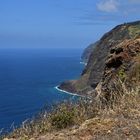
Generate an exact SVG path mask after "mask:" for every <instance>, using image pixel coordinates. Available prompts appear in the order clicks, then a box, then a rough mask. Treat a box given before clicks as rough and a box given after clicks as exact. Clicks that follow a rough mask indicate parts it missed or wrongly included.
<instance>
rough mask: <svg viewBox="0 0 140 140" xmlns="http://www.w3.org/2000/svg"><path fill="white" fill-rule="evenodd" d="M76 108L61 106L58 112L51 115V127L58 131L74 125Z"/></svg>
mask: <svg viewBox="0 0 140 140" xmlns="http://www.w3.org/2000/svg"><path fill="white" fill-rule="evenodd" d="M75 114H76V113H75V109H74V107H72V106H70V105H68V106H66V105H61V106H60V107H59V108H57V110H56V111H55V112H54V113H53V114H52V115H51V117H50V122H51V125H52V126H53V127H55V128H58V129H63V128H66V127H68V126H70V125H72V124H74V118H75Z"/></svg>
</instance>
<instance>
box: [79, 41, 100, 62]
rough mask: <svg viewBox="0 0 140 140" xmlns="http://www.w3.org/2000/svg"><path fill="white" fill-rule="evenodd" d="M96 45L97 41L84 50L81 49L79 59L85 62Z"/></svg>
mask: <svg viewBox="0 0 140 140" xmlns="http://www.w3.org/2000/svg"><path fill="white" fill-rule="evenodd" d="M97 45H98V41H96V42H95V43H93V44H90V45H89V46H88V47H87V48H85V50H84V51H83V54H82V56H81V59H82V61H83V62H85V63H87V62H88V60H89V57H90V55H91V53H92V52H93V51H94V48H95V47H96V46H97Z"/></svg>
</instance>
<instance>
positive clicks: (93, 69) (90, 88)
mask: <svg viewBox="0 0 140 140" xmlns="http://www.w3.org/2000/svg"><path fill="white" fill-rule="evenodd" d="M139 36H140V21H136V22H131V23H125V24H121V25H118V26H116V27H115V28H114V29H112V30H111V31H110V32H108V33H106V34H105V35H104V36H103V37H102V38H101V39H100V40H99V42H98V44H97V46H96V47H95V48H94V51H93V52H92V53H91V55H90V57H89V60H88V63H87V66H86V67H85V69H84V70H83V72H82V74H81V77H80V79H78V80H72V81H66V82H64V83H62V84H61V85H60V87H59V88H61V89H63V90H66V91H69V92H74V93H78V94H84V95H93V94H92V93H94V91H95V88H96V87H97V85H98V84H99V82H100V81H101V79H102V77H103V76H104V75H103V74H104V69H105V66H106V59H107V57H108V54H109V52H110V50H111V49H112V48H114V46H116V45H118V44H120V43H122V42H123V41H124V40H126V39H135V38H138V37H139Z"/></svg>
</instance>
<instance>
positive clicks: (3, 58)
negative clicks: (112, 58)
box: [0, 48, 84, 131]
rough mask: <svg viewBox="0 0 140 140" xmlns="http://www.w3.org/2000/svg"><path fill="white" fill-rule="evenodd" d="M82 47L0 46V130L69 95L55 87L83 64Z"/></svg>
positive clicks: (77, 72) (76, 76)
mask: <svg viewBox="0 0 140 140" xmlns="http://www.w3.org/2000/svg"><path fill="white" fill-rule="evenodd" d="M82 51H83V50H82V49H74V48H73V49H72V48H68V49H66V48H55V49H51V48H7V49H6V48H5V49H4V48H1V49H0V131H1V130H2V129H4V130H5V131H6V130H9V129H10V128H12V127H13V126H19V125H21V124H22V122H23V121H24V120H26V119H29V118H32V117H33V116H35V115H36V114H38V113H39V111H40V110H41V109H43V108H44V106H51V105H53V104H56V103H59V102H61V101H63V100H67V99H70V98H73V96H72V95H70V94H66V93H63V92H61V91H58V90H57V89H56V88H55V87H56V86H57V85H59V84H60V83H61V82H63V81H65V80H69V79H76V78H78V77H79V76H80V73H81V71H82V70H83V68H84V65H82V64H80V57H81V53H82Z"/></svg>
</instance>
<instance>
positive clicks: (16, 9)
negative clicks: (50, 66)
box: [0, 0, 140, 47]
mask: <svg viewBox="0 0 140 140" xmlns="http://www.w3.org/2000/svg"><path fill="white" fill-rule="evenodd" d="M139 13H140V0H0V47H86V46H87V45H88V44H89V43H92V42H94V41H96V40H98V39H99V38H100V37H101V36H102V35H103V34H104V33H105V32H106V31H108V30H110V29H111V28H112V27H114V26H116V25H117V24H120V23H124V22H128V21H135V20H139V19H140V14H139Z"/></svg>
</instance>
